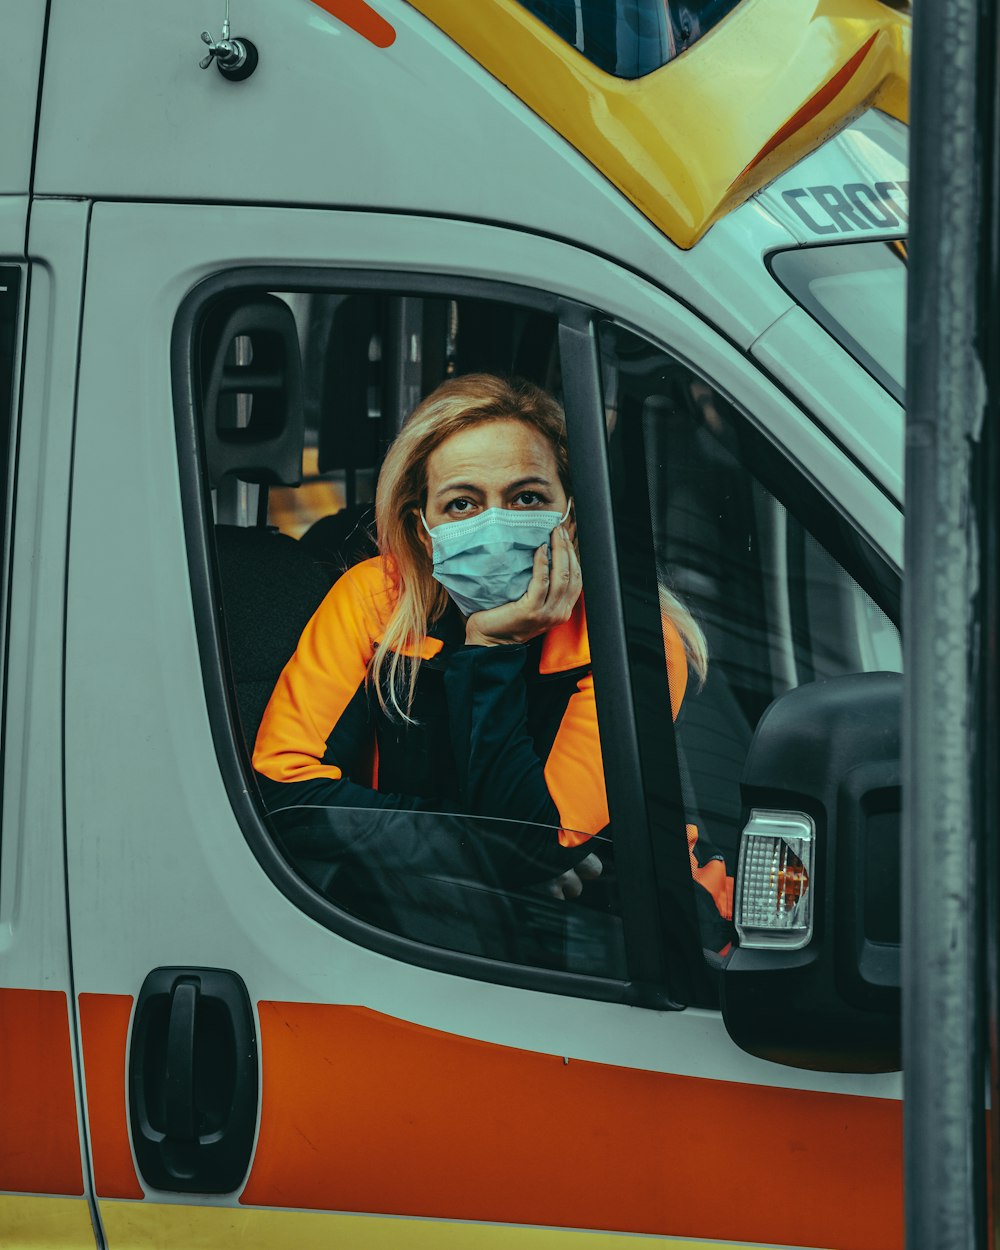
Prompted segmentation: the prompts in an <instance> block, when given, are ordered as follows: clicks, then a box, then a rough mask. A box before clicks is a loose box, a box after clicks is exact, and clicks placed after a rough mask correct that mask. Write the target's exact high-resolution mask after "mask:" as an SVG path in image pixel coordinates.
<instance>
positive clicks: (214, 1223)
mask: <svg viewBox="0 0 1000 1250" xmlns="http://www.w3.org/2000/svg"><path fill="white" fill-rule="evenodd" d="M101 1217H102V1219H103V1221H104V1231H105V1235H106V1236H107V1241H108V1250H146V1248H147V1247H156V1248H157V1250H160V1248H161V1247H162V1248H163V1250H166V1248H167V1247H173V1246H183V1247H184V1250H227V1248H229V1247H232V1246H239V1250H279V1248H282V1247H286V1246H287V1247H294V1250H331V1247H343V1248H344V1250H549V1248H550V1247H551V1248H552V1250H636V1246H637V1243H638V1242H640V1241H642V1242H645V1243H646V1245H648V1246H650V1247H656V1250H747V1248H748V1244H749V1243H747V1242H740V1243H739V1244H738V1245H737V1244H735V1243H733V1242H723V1241H685V1240H677V1239H676V1238H673V1237H644V1236H641V1235H637V1234H635V1233H599V1232H587V1231H584V1230H580V1229H570V1228H532V1227H527V1226H524V1225H516V1224H473V1223H468V1222H464V1221H463V1222H458V1221H448V1220H424V1219H420V1220H415V1219H406V1218H405V1217H400V1216H376V1215H338V1214H334V1213H333V1212H326V1211H276V1210H266V1209H264V1208H260V1207H257V1208H254V1207H192V1206H173V1205H170V1206H167V1205H166V1204H163V1203H154V1202H113V1201H112V1202H109V1201H103V1202H102V1203H101Z"/></svg>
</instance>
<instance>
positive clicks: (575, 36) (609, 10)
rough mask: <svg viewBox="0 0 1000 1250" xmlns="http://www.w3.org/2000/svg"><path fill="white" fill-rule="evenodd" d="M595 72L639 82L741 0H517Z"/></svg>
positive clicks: (708, 28)
mask: <svg viewBox="0 0 1000 1250" xmlns="http://www.w3.org/2000/svg"><path fill="white" fill-rule="evenodd" d="M521 3H522V4H523V5H524V7H525V8H526V9H528V10H530V11H531V12H532V13H534V15H535V16H536V17H537V18H540V19H541V20H542V21H543V22H544V23H545V25H546V26H548V27H549V28H550V29H551V30H554V31H555V33H556V34H557V35H559V36H560V37H561V38H562V39H565V40H566V42H567V43H569V44H572V45H573V47H574V48H576V50H577V51H578V52H582V53H583V55H584V56H585V57H586V58H587V60H588V61H591V62H593V64H594V65H596V66H597V67H598V69H603V70H604V71H605V72H606V73H608V74H614V75H615V76H616V77H617V78H641V77H642V76H643V75H644V74H650V73H652V71H653V70H654V69H659V68H660V67H661V66H662V65H666V63H667V62H668V61H671V60H673V58H674V57H675V56H677V55H678V54H679V53H681V52H683V51H684V50H685V49H686V48H689V47H690V46H691V45H692V44H693V43H695V42H696V41H697V40H698V39H700V38H701V36H702V35H705V34H707V33H708V32H709V31H710V30H711V29H712V27H713V26H715V25H717V24H718V23H719V22H720V21H721V20H722V19H723V18H724V17H725V16H726V15H727V14H728V13H730V12H731V11H732V10H733V9H735V8H736V5H737V4H738V3H739V0H521Z"/></svg>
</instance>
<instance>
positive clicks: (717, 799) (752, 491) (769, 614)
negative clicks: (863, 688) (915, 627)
mask: <svg viewBox="0 0 1000 1250" xmlns="http://www.w3.org/2000/svg"><path fill="white" fill-rule="evenodd" d="M601 345H602V359H603V375H604V380H605V402H606V411H607V419H608V425H609V430H610V448H611V463H612V472H613V473H614V475H615V477H616V479H617V486H616V493H617V494H618V495H619V496H621V495H622V492H635V491H640V492H641V493H642V494H644V495H647V496H648V500H649V518H650V524H651V528H652V539H653V548H654V551H655V563H656V578H657V582H658V586H659V595H660V600H661V621H662V622H663V630H664V641H665V644H667V643H669V640H670V639H671V638H673V645H674V647H675V649H676V636H677V634H678V633H680V634H681V635H686V636H687V639H688V648H687V650H688V660H687V664H686V666H685V669H686V683H687V684H686V690H685V694H684V700H683V705H682V708H681V713H680V715H679V717H678V719H677V739H678V745H679V750H680V752H681V755H682V779H683V780H684V781H685V782H686V788H687V794H686V795H685V802H686V805H687V807H688V808H689V811H688V819H689V822H690V824H693V825H695V826H696V827H697V829H698V831H699V838H700V841H699V844H698V846H697V848H696V856H697V857H698V858H699V862H701V863H707V862H708V860H709V857H710V856H711V855H714V854H720V855H722V857H723V858H724V861H725V863H726V865H727V868H728V871H729V873H730V874H731V873H732V872H733V871H734V868H735V863H736V858H735V857H736V853H737V850H738V841H739V835H740V816H741V811H740V806H741V800H740V792H739V782H740V775H741V773H742V768H743V763H744V760H745V758H746V755H747V752H748V750H749V747H750V741H751V738H752V736H753V732H754V729H755V728H756V726H757V722H758V721H759V719H760V717H761V715H762V713H763V712H764V710H765V708H766V707H767V706H768V704H769V703H770V702H771V701H772V700H773V699H774V698H776V697H777V696H778V695H779V694H781V693H782V692H784V691H786V690H789V689H791V688H792V687H794V686H798V685H801V684H803V683H804V682H809V681H815V680H817V679H820V678H824V677H832V676H836V675H839V674H846V673H859V672H867V671H872V670H891V671H900V670H901V667H902V653H901V647H900V638H899V632H898V630H897V628H896V626H895V624H894V619H893V618H895V619H898V593H899V588H898V580H897V579H896V578H895V577H894V576H893V575H892V574H891V572H890V571H889V570H886V569H885V568H884V567H883V566H881V565H880V563H879V562H878V561H877V559H876V557H875V556H874V555H873V554H872V553H871V552H869V551H867V550H865V549H864V547H863V546H862V544H861V542H860V540H859V539H858V537H857V536H856V534H855V533H854V532H853V531H852V530H851V527H850V526H848V525H847V524H846V523H845V522H843V521H842V520H841V519H839V518H838V517H836V516H835V515H834V514H833V511H832V509H831V508H830V507H829V506H828V505H824V504H823V503H822V501H821V500H820V499H819V498H818V496H817V495H816V494H815V493H810V492H809V490H808V488H807V486H806V485H805V484H804V483H800V482H796V480H795V475H794V474H793V473H792V472H791V471H790V469H789V467H788V465H787V462H786V461H784V460H783V459H782V458H781V456H780V454H779V453H778V452H777V451H776V449H774V448H773V447H772V446H771V445H770V444H768V443H767V442H766V440H764V439H763V438H762V436H761V435H760V434H759V433H758V432H757V431H756V430H754V429H753V428H752V427H751V426H750V425H749V423H748V422H746V421H745V420H744V419H743V418H742V417H741V416H740V414H739V413H738V412H737V411H736V410H735V409H734V408H733V406H732V405H731V404H730V403H728V402H727V401H726V400H725V399H724V398H723V397H722V396H721V395H719V394H718V393H717V392H716V391H714V390H713V389H712V388H711V387H710V386H709V385H708V384H707V383H706V382H704V381H703V380H702V379H701V378H699V377H698V376H696V375H695V374H694V373H692V372H691V371H690V370H689V369H688V368H687V367H686V366H684V365H682V364H680V363H679V362H677V361H675V360H673V359H672V358H671V357H670V356H669V355H668V354H667V353H666V352H664V351H663V350H662V349H660V348H658V347H656V346H654V345H652V344H650V343H648V342H646V341H645V340H643V339H641V338H639V337H638V336H637V335H635V334H633V333H631V332H630V331H627V330H624V329H622V328H620V327H617V326H614V325H610V324H605V325H604V326H603V327H602V331H601ZM643 479H644V480H643ZM845 564H849V565H850V567H851V570H852V572H850V573H849V572H848V571H847V569H846V568H845ZM852 573H853V574H854V575H852ZM862 583H863V584H862ZM702 647H703V648H704V650H703V651H702ZM702 658H704V660H705V662H704V674H703V677H702V676H701V675H700V674H699V671H698V670H699V668H700V667H702ZM671 678H672V681H674V682H675V683H676V680H677V676H676V669H675V670H674V671H673V672H672V673H671ZM672 693H673V695H674V698H675V699H676V694H677V691H676V690H673V691H672Z"/></svg>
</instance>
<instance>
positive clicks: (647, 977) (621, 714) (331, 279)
mask: <svg viewBox="0 0 1000 1250" xmlns="http://www.w3.org/2000/svg"><path fill="white" fill-rule="evenodd" d="M338 289H339V290H348V291H351V292H354V291H365V292H368V291H370V292H376V293H385V294H393V295H411V294H412V295H414V296H459V297H469V298H475V297H478V298H485V299H492V300H497V301H502V302H507V303H513V304H516V305H518V306H519V307H524V308H530V309H532V310H533V311H541V312H545V313H548V314H550V315H553V316H554V317H555V318H556V320H557V325H558V336H559V337H558V343H559V354H560V362H561V365H562V368H563V377H564V390H565V398H566V411H567V427H568V439H569V442H570V453H571V460H572V459H573V458H574V456H575V457H576V459H577V460H578V461H579V465H580V466H582V467H583V468H584V475H583V478H582V479H581V480H586V488H585V490H582V491H581V492H580V493H581V497H584V496H585V497H586V502H585V503H584V506H583V507H582V508H581V509H580V513H581V519H580V531H581V546H582V548H583V555H584V562H585V563H586V564H588V565H590V566H593V567H597V564H596V562H595V560H594V558H593V555H594V553H595V552H598V553H600V552H603V553H605V555H606V556H607V559H606V561H605V564H604V567H605V568H606V569H607V572H608V575H607V576H605V577H602V578H599V579H594V585H593V586H592V587H591V588H590V590H589V591H588V623H589V624H592V623H596V624H597V629H596V630H593V631H592V637H594V638H595V639H596V640H597V641H596V642H595V646H596V649H597V651H598V654H599V656H600V660H599V666H600V667H601V668H602V671H604V672H606V674H607V676H605V677H604V679H603V681H602V682H599V683H595V688H596V689H597V690H598V696H597V697H598V709H599V719H600V722H601V723H602V724H604V725H606V726H608V728H607V729H606V730H605V732H604V733H603V734H602V750H603V748H604V741H605V740H607V742H608V743H609V749H608V752H607V755H606V757H605V758H606V759H607V758H609V757H610V758H613V759H614V761H615V766H614V767H613V768H608V767H605V778H606V784H607V789H608V799H609V806H610V808H611V810H612V811H614V812H615V813H616V814H621V813H626V812H627V813H628V815H629V821H628V823H626V822H624V821H622V822H619V823H621V825H622V829H621V831H619V832H617V833H616V858H617V862H618V867H619V874H620V878H621V882H622V889H621V904H622V922H623V926H624V931H625V945H626V952H627V958H628V965H629V979H628V980H626V981H620V980H611V979H608V978H601V977H590V976H586V975H583V974H579V973H572V972H565V971H553V970H551V969H543V968H532V967H526V966H521V965H514V964H509V963H503V962H500V961H494V960H488V959H485V958H482V957H480V956H476V955H471V954H466V953H463V952H459V951H450V950H446V949H443V948H438V947H430V946H425V945H423V944H421V943H419V942H416V941H414V940H411V939H409V938H405V937H402V936H400V935H398V934H394V933H391V932H389V931H387V930H383V929H380V928H377V927H375V926H373V925H371V924H369V923H367V922H365V921H363V920H359V919H357V918H355V917H353V916H351V915H349V914H348V913H346V912H344V911H342V910H340V909H339V908H338V907H337V906H336V905H335V904H334V903H332V902H330V901H329V900H328V899H326V898H325V897H324V896H323V895H321V894H319V893H318V892H317V891H315V890H313V889H312V888H311V887H310V886H309V885H308V883H307V882H306V881H305V880H304V879H303V878H302V877H300V876H299V875H298V874H297V873H296V872H295V871H294V869H293V868H292V867H291V865H290V864H289V863H288V862H287V861H286V860H285V859H284V858H283V856H282V855H281V854H280V852H279V851H278V848H277V846H276V844H275V841H274V838H273V836H272V834H271V833H270V831H269V830H268V828H267V826H266V824H265V822H264V819H263V815H262V811H261V809H260V807H259V805H258V802H257V800H256V799H255V798H254V797H253V796H254V794H255V791H256V786H255V783H254V780H253V776H252V769H251V768H250V760H249V757H248V753H247V752H246V750H245V748H243V747H242V735H241V731H240V728H239V720H238V713H237V710H236V700H235V693H234V685H233V681H232V675H231V673H230V671H229V665H228V650H227V646H226V643H225V640H224V636H223V625H222V619H221V603H220V595H219V591H218V586H219V578H218V569H217V567H216V560H215V549H214V542H213V540H212V533H211V531H212V525H213V521H212V508H211V502H210V498H209V490H208V482H207V477H206V475H205V474H204V473H203V463H204V461H203V453H202V446H201V444H202V429H201V419H200V397H199V395H198V382H197V378H198V343H199V336H200V332H201V329H202V325H203V321H204V317H205V314H206V312H207V310H208V308H209V307H210V305H211V304H212V303H213V302H214V301H215V300H216V299H218V298H219V297H221V296H224V295H233V294H235V293H239V292H240V291H247V292H249V291H256V292H260V291H295V292H304V293H309V292H324V291H330V290H338ZM597 315H599V314H595V313H594V312H593V310H592V309H591V308H589V307H585V306H584V305H582V304H579V303H577V302H575V301H572V300H569V299H566V298H565V297H562V296H558V295H555V294H552V293H549V292H545V291H543V290H539V289H537V288H531V287H525V286H521V285H518V284H513V283H505V282H498V281H496V280H491V279H480V278H470V277H466V276H463V275H452V274H448V273H441V274H439V273H433V272H420V273H418V272H411V271H405V272H403V271H389V270H373V269H367V268H351V267H348V266H330V267H318V266H310V267H303V266H287V265H278V266H250V267H238V268H232V269H228V270H225V271H223V272H219V273H216V274H213V275H212V276H210V277H208V278H206V279H204V280H203V281H201V282H200V283H198V285H196V286H195V287H194V288H193V289H192V290H190V291H189V292H188V293H187V295H186V296H185V297H184V298H183V300H182V301H181V303H180V305H179V308H178V311H177V313H176V316H175V318H174V325H173V333H172V338H171V346H170V365H171V381H172V399H173V410H174V419H175V435H176V441H177V450H178V464H179V473H180V484H181V503H182V511H183V523H184V532H185V544H186V548H187V557H188V570H189V575H190V582H191V591H192V598H193V608H194V613H195V624H196V631H197V639H198V648H199V656H200V662H201V670H202V679H203V687H204V691H205V697H206V702H207V707H208V713H209V721H210V726H211V732H212V736H213V741H214V744H215V749H216V755H217V759H218V763H219V768H220V773H221V777H222V781H223V783H224V785H225V788H226V791H227V794H228V798H229V802H230V805H231V807H232V810H233V812H234V815H235V816H236V819H237V821H238V823H239V825H240V828H241V830H242V832H243V835H244V837H245V838H246V841H247V843H248V845H249V846H250V849H251V851H252V852H253V854H254V856H255V858H256V859H257V861H258V863H259V864H260V865H261V867H262V868H263V870H264V872H265V873H266V875H267V876H268V877H269V878H270V880H271V882H272V883H273V884H274V885H275V886H276V887H277V888H278V889H279V890H280V891H281V893H282V894H283V895H284V896H285V897H286V898H287V899H288V900H289V901H290V902H292V903H293V904H294V905H295V906H296V907H297V908H298V909H299V910H300V911H303V912H304V913H305V914H306V915H308V916H309V917H310V918H311V919H313V920H315V921H317V922H318V923H319V924H321V925H322V926H323V927H324V928H326V929H329V930H331V931H332V932H333V933H335V934H337V935H338V936H340V937H343V938H345V939H347V940H349V941H352V942H354V943H356V944H358V945H360V946H363V947H367V948H368V949H370V950H373V951H376V952H377V953H380V954H384V955H387V956H389V957H391V958H393V959H397V960H400V961H402V962H406V963H410V964H415V965H418V966H420V967H424V968H429V969H432V970H435V971H440V972H447V973H451V974H454V975H459V976H464V977H467V978H472V979H475V980H478V981H484V982H491V983H494V984H501V985H510V986H514V987H517V988H523V989H535V990H541V991H544V992H546V993H552V994H561V995H567V996H572V997H577V998H590V999H597V1000H601V1001H608V1002H621V1003H624V1004H628V1005H638V1006H644V1007H653V1008H659V1009H675V1008H677V1007H678V1006H680V1005H682V999H681V998H680V996H678V995H677V993H676V990H675V983H677V982H678V981H680V982H686V980H687V972H686V969H685V967H684V963H683V961H681V962H678V960H677V951H676V950H674V949H673V948H674V945H675V937H674V935H673V934H672V932H671V931H670V930H668V929H666V928H665V926H664V917H663V912H662V910H661V907H660V902H659V899H658V896H657V885H656V882H655V878H654V876H653V875H651V874H650V872H649V871H648V869H649V866H650V864H651V863H652V856H653V851H654V848H653V845H652V842H651V835H650V830H649V827H648V823H647V820H646V817H645V804H644V791H643V789H642V786H641V772H640V770H639V760H638V754H637V752H636V750H635V745H634V744H635V721H634V709H633V702H632V693H633V692H632V689H631V684H630V682H629V681H628V680H626V677H627V674H628V672H629V660H628V654H627V643H626V638H625V634H624V631H622V630H620V629H619V628H618V622H619V621H620V620H621V610H622V608H621V596H620V590H619V580H618V569H617V547H616V540H615V533H614V521H613V517H612V515H611V508H610V484H609V481H608V478H607V474H606V473H605V474H604V476H603V479H602V476H601V466H602V464H603V463H604V461H602V460H601V459H600V457H599V456H597V455H588V454H587V449H588V448H590V449H592V450H593V449H596V448H598V447H600V448H603V447H604V438H603V430H604V411H603V402H602V400H601V390H600V384H599V378H598V368H599V358H598V349H597V344H596V340H595V337H594V333H593V322H594V318H595V316H597ZM584 327H589V329H585V328H584ZM564 332H565V333H564ZM567 359H572V360H573V362H574V366H578V368H576V367H574V368H567V367H566V362H567ZM571 379H572V381H573V383H574V385H573V386H572V387H571V386H570V385H569V382H570V380H571ZM577 379H579V385H577V384H576V383H577ZM571 391H572V395H571ZM604 455H605V457H606V450H605V452H604ZM575 468H576V465H575V464H574V469H575ZM602 503H603V504H604V505H605V506H604V507H603V509H602V506H601V505H602ZM588 551H589V552H590V555H589V556H588V554H587V552H588ZM616 630H617V632H616ZM595 667H596V666H595ZM601 686H603V688H604V689H603V694H602V693H601ZM612 744H613V745H612ZM636 796H638V798H637V797H636ZM680 849H681V848H680V847H678V850H680ZM683 862H684V872H683V875H682V878H681V879H682V880H684V882H685V884H686V889H685V890H684V891H681V893H686V894H687V895H689V896H690V890H691V889H692V888H693V887H692V886H691V885H690V875H689V871H688V864H687V859H686V854H685V859H684V861H683ZM671 875H673V874H671ZM674 889H675V890H676V881H675V885H674ZM682 906H683V904H682ZM689 907H690V910H691V914H692V915H693V908H694V904H693V899H691V901H690V903H689Z"/></svg>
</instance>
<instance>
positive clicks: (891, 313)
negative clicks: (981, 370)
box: [770, 239, 906, 403]
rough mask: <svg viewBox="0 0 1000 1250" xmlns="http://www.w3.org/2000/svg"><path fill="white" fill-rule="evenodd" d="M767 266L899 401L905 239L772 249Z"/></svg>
mask: <svg viewBox="0 0 1000 1250" xmlns="http://www.w3.org/2000/svg"><path fill="white" fill-rule="evenodd" d="M770 265H771V272H772V273H773V274H774V276H775V277H776V278H777V280H778V281H779V282H780V283H781V285H782V286H783V287H784V288H785V290H786V291H787V292H788V293H789V295H791V296H792V298H793V299H794V300H796V301H797V303H799V304H801V306H802V307H803V308H804V309H805V310H806V312H807V313H809V314H810V316H812V317H815V319H816V320H817V321H818V322H819V323H820V325H821V326H823V327H824V328H825V329H827V330H828V331H829V332H830V333H831V334H832V335H833V337H834V338H835V339H836V340H837V342H838V343H840V344H841V346H842V347H845V348H846V349H847V350H848V351H849V352H850V353H851V355H852V356H853V357H854V359H855V360H856V361H857V362H858V363H859V364H860V365H862V366H863V367H864V368H865V369H867V370H868V372H869V373H870V374H871V375H872V376H873V377H874V378H875V379H876V380H877V381H878V382H880V383H881V384H882V386H884V387H885V389H886V390H887V391H888V392H889V394H890V395H892V396H893V398H894V399H896V400H897V401H898V402H899V403H903V397H904V374H905V361H906V242H905V240H902V239H893V240H891V241H888V242H874V241H872V242H867V243H832V244H826V245H825V246H822V247H802V248H797V249H795V250H794V251H788V252H776V253H775V254H774V255H773V256H772V257H771V258H770Z"/></svg>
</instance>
